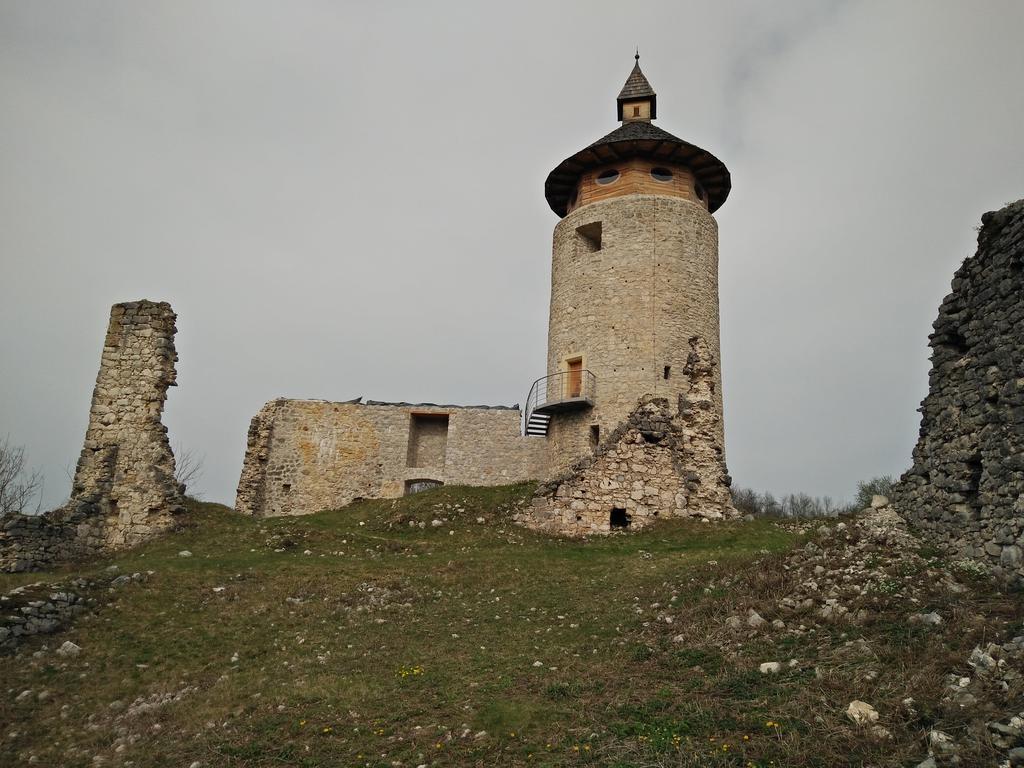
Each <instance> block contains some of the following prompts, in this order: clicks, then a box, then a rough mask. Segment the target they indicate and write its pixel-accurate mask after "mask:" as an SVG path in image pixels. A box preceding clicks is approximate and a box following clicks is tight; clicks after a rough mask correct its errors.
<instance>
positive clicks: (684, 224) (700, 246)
mask: <svg viewBox="0 0 1024 768" xmlns="http://www.w3.org/2000/svg"><path fill="white" fill-rule="evenodd" d="M598 223H600V226H601V247H600V249H599V250H592V249H591V246H590V245H588V243H587V242H586V240H585V238H583V237H582V236H581V235H580V234H578V232H577V230H578V229H579V228H580V227H585V226H593V225H596V224H598ZM694 336H697V337H700V338H701V339H703V340H704V345H705V347H706V353H707V354H708V355H710V356H711V358H712V362H713V367H714V380H713V381H712V382H710V384H711V388H712V401H713V402H714V404H715V409H716V411H717V420H716V424H717V427H716V428H717V429H718V430H719V434H718V435H717V438H716V442H717V444H718V445H719V446H724V440H725V438H724V427H723V425H724V422H723V419H722V387H721V366H720V363H719V361H720V358H719V309H718V224H717V223H716V221H715V219H714V217H713V216H711V214H709V213H708V212H707V210H706V209H705V208H704V207H703V206H702V205H699V204H697V203H696V202H691V201H689V200H686V199H683V198H679V197H669V196H663V195H652V194H630V195H624V196H620V197H614V198H611V199H608V200H604V201H601V202H596V203H592V204H590V205H584V206H582V207H580V208H577V209H576V210H574V211H572V212H571V213H570V214H569V215H567V216H566V217H565V218H564V219H562V220H561V221H559V222H558V224H557V225H556V226H555V230H554V236H553V246H552V261H551V309H550V321H549V327H548V360H547V373H548V374H549V375H551V374H555V373H559V372H561V371H564V370H566V361H567V360H568V359H571V358H574V357H577V356H579V357H582V359H583V367H584V368H586V369H588V370H590V371H592V372H593V373H594V375H595V377H596V393H595V394H596V397H595V399H594V407H593V408H591V409H587V410H583V411H577V412H571V413H559V414H557V415H556V416H555V417H554V419H553V420H552V423H551V427H550V433H549V435H550V436H549V442H550V445H551V462H552V466H553V467H554V468H555V469H556V471H561V470H563V469H565V468H567V467H568V466H569V465H571V464H572V463H573V462H574V461H575V460H576V459H578V458H580V457H581V456H585V455H588V454H590V453H591V450H592V448H591V444H590V434H591V427H592V426H594V425H597V426H598V427H599V430H600V433H601V434H602V435H604V434H607V433H609V432H611V431H612V430H614V429H615V428H616V427H617V426H618V425H619V424H621V423H623V421H625V420H626V418H627V417H628V416H629V414H630V412H631V411H632V410H633V409H634V408H635V407H636V403H637V401H638V400H639V399H640V398H641V397H643V396H645V395H651V396H654V397H663V398H667V399H668V400H669V401H670V402H675V401H676V400H677V399H678V397H679V395H682V394H686V392H687V389H688V388H689V386H690V382H689V380H688V379H687V377H686V375H685V372H684V369H685V367H686V365H687V359H688V356H689V354H690V351H691V350H690V344H689V340H690V339H691V338H693V337H694ZM666 369H668V370H667V371H666Z"/></svg>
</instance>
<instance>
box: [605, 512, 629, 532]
mask: <svg viewBox="0 0 1024 768" xmlns="http://www.w3.org/2000/svg"><path fill="white" fill-rule="evenodd" d="M609 522H610V523H611V527H612V530H615V529H616V528H629V524H630V523H631V522H633V520H632V518H630V516H629V515H627V514H626V510H624V509H623V508H622V507H612V514H611V518H610V520H609Z"/></svg>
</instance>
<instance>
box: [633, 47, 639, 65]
mask: <svg viewBox="0 0 1024 768" xmlns="http://www.w3.org/2000/svg"><path fill="white" fill-rule="evenodd" d="M633 58H634V59H636V63H637V64H639V63H640V46H639V45H638V46H637V47H636V56H634V57H633Z"/></svg>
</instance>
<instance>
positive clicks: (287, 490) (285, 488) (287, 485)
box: [281, 483, 292, 493]
mask: <svg viewBox="0 0 1024 768" xmlns="http://www.w3.org/2000/svg"><path fill="white" fill-rule="evenodd" d="M281 490H282V491H284V492H285V493H291V492H292V484H291V483H281Z"/></svg>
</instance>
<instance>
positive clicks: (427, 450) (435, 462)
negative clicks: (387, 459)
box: [406, 413, 448, 469]
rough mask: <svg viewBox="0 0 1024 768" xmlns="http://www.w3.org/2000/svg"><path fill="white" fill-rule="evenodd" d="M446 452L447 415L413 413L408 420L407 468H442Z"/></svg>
mask: <svg viewBox="0 0 1024 768" xmlns="http://www.w3.org/2000/svg"><path fill="white" fill-rule="evenodd" d="M447 452H448V414H447V413H414V414H412V415H411V417H410V419H409V451H408V455H407V458H406V466H408V467H437V468H439V469H440V468H443V467H444V460H445V455H446V454H447Z"/></svg>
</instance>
